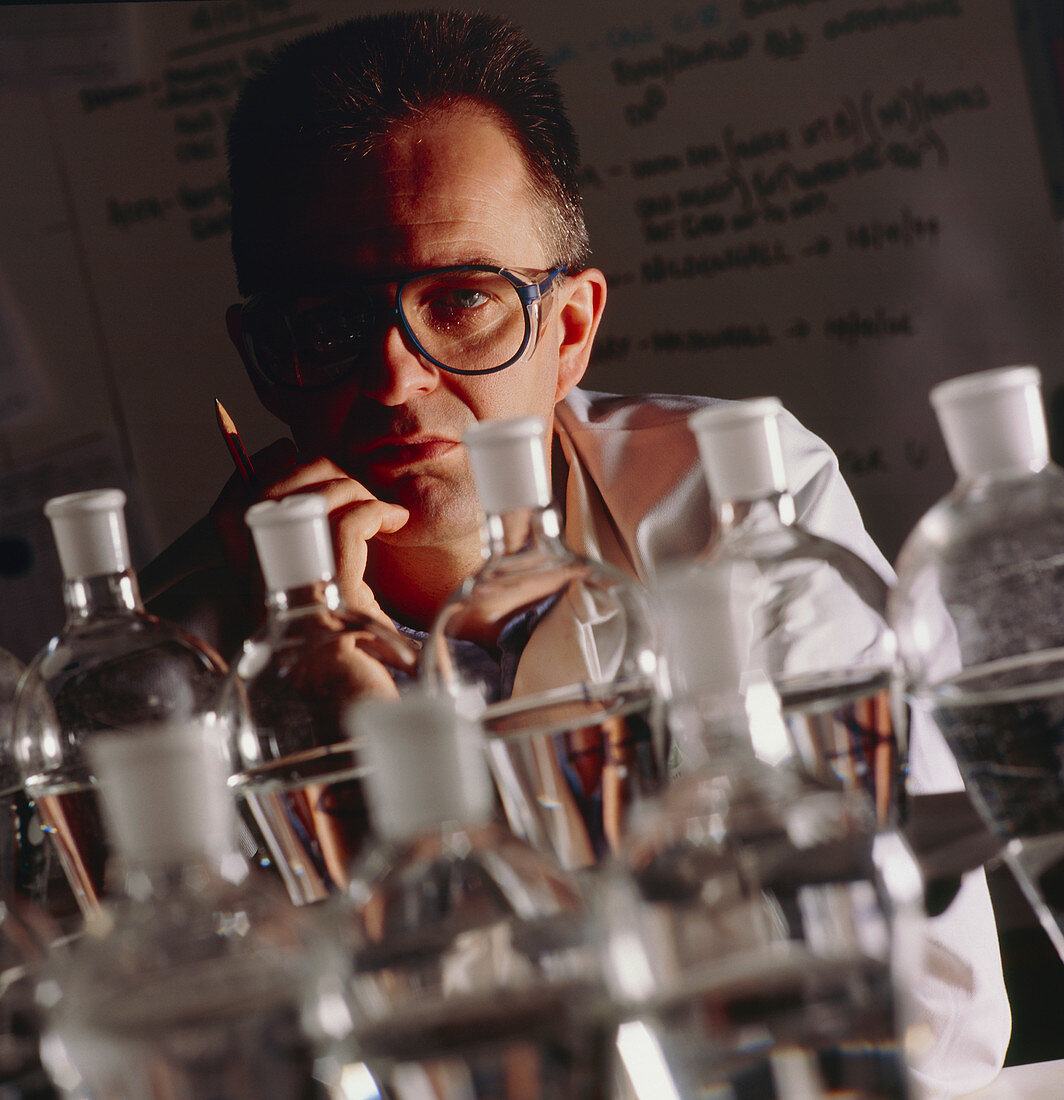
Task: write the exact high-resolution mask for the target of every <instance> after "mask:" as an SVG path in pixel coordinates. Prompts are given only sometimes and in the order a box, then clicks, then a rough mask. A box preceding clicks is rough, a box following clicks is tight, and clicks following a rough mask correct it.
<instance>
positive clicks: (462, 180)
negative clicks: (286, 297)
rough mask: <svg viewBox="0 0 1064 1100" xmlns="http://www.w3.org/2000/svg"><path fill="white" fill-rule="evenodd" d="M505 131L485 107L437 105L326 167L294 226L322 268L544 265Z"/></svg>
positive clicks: (519, 164)
mask: <svg viewBox="0 0 1064 1100" xmlns="http://www.w3.org/2000/svg"><path fill="white" fill-rule="evenodd" d="M535 207H536V204H535V202H534V200H533V197H532V190H531V186H530V182H529V177H528V171H527V167H526V165H525V160H524V157H523V156H522V153H521V150H520V147H519V146H518V144H517V142H516V141H515V140H514V139H513V137H511V136H510V134H508V133H507V132H506V131H505V130H504V129H503V127H502V126H501V125H500V124H499V123H498V122H497V121H496V120H495V119H494V118H493V117H492V116H491V115H490V114H488V113H487V112H486V111H482V110H477V109H473V108H469V107H464V108H459V109H457V110H455V111H452V112H449V113H443V112H442V111H441V112H436V113H433V114H432V115H430V116H428V117H426V118H423V119H420V120H418V121H417V122H416V123H410V124H404V125H403V126H401V127H400V128H398V129H396V130H394V131H393V132H392V133H390V134H389V135H388V137H387V138H386V139H385V140H383V141H382V142H381V143H380V144H379V145H378V146H377V147H376V148H375V149H374V151H373V152H372V153H370V154H368V155H367V156H364V157H359V158H357V159H352V160H350V161H348V162H346V163H344V164H334V165H331V166H329V167H328V168H326V170H325V172H324V174H323V177H322V183H321V186H320V188H319V189H318V191H317V193H316V194H315V195H314V196H313V197H312V198H311V201H310V203H309V205H308V208H307V210H306V213H305V215H304V217H303V219H302V221H301V224H300V227H299V228H300V232H299V233H298V234H297V241H298V242H299V243H298V244H297V245H296V248H297V251H302V253H303V255H302V256H301V257H299V260H300V261H301V262H302V263H303V264H309V265H310V266H311V267H313V268H314V269H316V273H317V274H320V275H327V274H346V275H359V276H364V277H385V276H390V275H393V274H402V273H404V272H407V271H411V270H417V269H418V268H424V267H438V266H441V265H445V264H454V263H471V262H473V263H475V262H479V263H493V264H499V265H501V266H513V267H526V268H545V267H547V266H548V257H547V255H546V250H545V249H544V247H543V236H542V231H541V224H540V223H541V220H542V219H541V218H540V217H539V216H538V215H537V211H536V209H535Z"/></svg>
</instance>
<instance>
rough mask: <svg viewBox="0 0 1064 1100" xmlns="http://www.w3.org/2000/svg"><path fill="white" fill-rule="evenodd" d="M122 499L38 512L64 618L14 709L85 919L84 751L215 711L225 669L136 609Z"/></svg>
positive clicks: (33, 783)
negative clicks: (47, 524) (47, 529)
mask: <svg viewBox="0 0 1064 1100" xmlns="http://www.w3.org/2000/svg"><path fill="white" fill-rule="evenodd" d="M125 500H126V497H125V494H124V493H123V492H122V491H121V490H120V489H99V490H90V491H88V492H82V493H73V494H70V495H68V496H62V497H55V498H53V499H51V500H49V501H48V502H47V503H46V504H45V507H44V510H45V514H46V515H47V516H48V518H49V520H50V521H51V525H52V531H53V534H54V536H55V542H56V548H57V550H58V553H59V561H60V565H61V567H62V570H63V576H64V583H63V599H64V603H65V605H66V621H65V623H64V625H63V628H62V630H61V631H60V632H59V634H58V635H57V636H56V637H55V638H53V639H52V640H51V641H50V642H48V644H47V645H46V646H45V647H44V648H43V649H42V650H41V651H40V652H39V653H38V654H37V655H36V656H35V657H34V658H33V660H32V661H31V662H30V664H29V666H28V669H27V674H26V676H25V677H23V679H22V681H21V683H20V687H19V691H18V693H17V696H16V700H15V714H14V723H13V725H14V729H13V735H12V746H13V754H14V757H15V761H16V763H17V765H18V768H19V771H20V772H21V775H22V781H23V784H24V786H25V790H26V794H27V796H28V797H29V798H30V799H32V800H33V803H34V805H35V806H36V809H37V812H38V813H39V815H40V819H41V822H42V825H43V827H44V830H45V831H46V832H47V833H48V835H49V836H50V838H51V840H52V842H53V844H54V847H55V850H56V853H57V854H58V857H59V861H60V863H61V865H62V868H63V871H64V872H65V874H66V878H67V880H68V881H69V883H70V886H71V889H72V891H73V895H74V897H75V898H76V899H77V903H78V906H79V908H80V911H81V913H83V914H90V913H92V912H94V911H95V910H96V908H97V906H98V904H99V901H100V897H101V894H102V892H103V891H104V889H105V881H104V868H105V865H106V862H107V857H108V850H107V843H106V839H105V836H104V831H103V825H102V821H101V818H100V812H99V806H98V803H97V796H96V780H95V777H94V774H93V770H92V766H91V764H90V762H89V759H88V756H87V749H88V746H89V745H91V743H92V741H93V740H94V739H95V738H96V736H97V735H99V734H101V733H105V732H109V731H114V730H122V731H126V732H128V733H130V734H131V735H136V734H137V733H138V732H139V731H140V730H141V729H142V728H143V727H144V726H146V725H149V724H151V723H154V722H159V721H165V720H173V721H194V720H199V719H201V718H203V717H204V716H207V715H210V714H212V713H213V712H214V710H215V707H216V706H217V701H218V693H219V690H220V688H221V685H222V681H223V678H224V676H225V672H226V669H225V664H224V662H223V661H222V659H221V658H220V657H219V656H218V655H217V654H216V653H215V652H214V651H213V650H212V649H210V648H209V647H208V646H207V645H205V644H204V643H203V642H201V641H199V640H198V639H197V638H194V637H193V636H192V635H190V634H188V633H187V632H185V631H183V630H181V629H180V628H179V627H177V626H175V625H173V624H170V623H168V622H166V621H165V620H162V619H159V618H158V617H157V616H155V615H152V614H149V613H148V612H147V611H145V609H144V605H143V603H142V601H141V597H140V589H139V587H138V585H137V577H136V574H135V573H134V571H133V569H132V568H131V565H130V556H129V544H128V541H127V537H126V525H125V517H124V512H123V509H124V506H125ZM57 915H59V914H57Z"/></svg>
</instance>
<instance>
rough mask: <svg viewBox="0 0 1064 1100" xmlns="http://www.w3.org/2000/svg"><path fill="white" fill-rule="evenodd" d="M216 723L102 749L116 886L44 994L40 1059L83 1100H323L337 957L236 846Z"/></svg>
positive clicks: (96, 748) (116, 739) (47, 977)
mask: <svg viewBox="0 0 1064 1100" xmlns="http://www.w3.org/2000/svg"><path fill="white" fill-rule="evenodd" d="M221 741H222V738H221V735H220V732H219V730H218V727H217V725H216V724H215V725H213V726H212V725H210V724H202V725H182V726H156V727H152V728H148V729H145V730H142V731H141V735H140V736H139V737H136V738H133V737H126V736H101V737H99V738H97V739H96V740H95V741H94V742H93V744H92V746H90V756H91V757H92V764H93V768H94V772H95V774H96V775H97V776H98V786H99V789H100V797H101V804H102V810H103V814H104V819H105V824H106V827H107V830H108V834H109V836H110V838H111V841H112V845H113V850H114V853H115V856H114V858H113V860H112V862H111V863H110V865H109V867H108V874H109V875H110V876H111V877H112V879H113V880H114V882H115V889H114V890H113V891H112V892H111V894H110V896H109V897H108V899H106V901H105V902H104V904H103V906H102V908H101V912H100V913H99V914H97V916H96V917H94V918H92V919H90V920H88V921H87V922H86V927H85V931H84V933H83V935H82V936H81V937H80V938H79V939H78V940H77V942H75V943H74V944H72V945H71V948H70V950H69V952H68V953H67V954H66V956H65V957H62V958H56V959H53V960H52V962H51V963H50V965H49V967H48V969H47V971H46V972H45V974H44V975H43V976H42V978H41V980H40V982H39V984H38V989H37V999H38V1003H39V1004H40V1005H41V1006H42V1010H43V1013H44V1034H43V1038H42V1044H41V1053H42V1059H43V1061H44V1065H45V1067H46V1069H47V1070H48V1073H49V1074H50V1076H51V1077H52V1079H53V1081H54V1082H55V1084H56V1086H57V1087H58V1088H59V1090H60V1092H61V1094H62V1095H63V1096H64V1097H68V1098H77V1100H90V1098H91V1100H205V1098H207V1097H210V1098H212V1100H215V1098H216V1100H319V1098H323V1097H325V1096H327V1095H328V1093H327V1092H326V1091H325V1090H324V1086H322V1085H321V1084H320V1083H319V1082H318V1081H317V1080H316V1078H315V1061H316V1052H315V1047H314V1045H313V1042H312V1040H311V1039H310V1037H309V1034H308V1031H307V1029H306V1028H305V1027H304V1021H305V1019H306V1018H307V1014H308V1013H309V1012H311V1011H312V1010H313V1008H314V1002H313V997H314V995H315V992H314V991H315V989H316V986H315V984H314V980H313V967H314V966H315V965H321V964H323V963H324V961H325V960H326V959H328V960H329V964H330V967H331V968H335V967H336V966H337V965H339V963H340V960H341V956H340V954H339V953H335V954H334V953H332V949H331V948H330V947H328V946H327V945H326V944H325V940H324V937H322V938H321V939H320V941H319V939H318V936H317V932H316V929H315V928H314V927H313V926H312V925H310V923H309V922H308V920H307V917H308V915H309V914H307V913H305V912H303V911H301V910H299V909H297V908H295V907H294V906H293V905H292V904H291V902H290V901H289V900H288V898H287V896H286V895H285V893H284V891H283V890H282V888H281V886H280V884H279V883H277V881H276V879H275V878H274V877H273V876H272V875H269V874H267V873H266V872H264V871H262V870H258V869H253V868H252V867H250V866H249V865H248V863H247V862H246V861H245V860H244V858H243V857H242V856H241V855H240V853H239V851H238V849H237V847H236V842H235V837H236V822H237V815H236V809H235V801H234V799H233V797H232V794H231V792H230V791H229V789H228V786H227V782H226V781H227V776H228V766H227V763H226V761H225V759H224V755H223V747H222V744H221Z"/></svg>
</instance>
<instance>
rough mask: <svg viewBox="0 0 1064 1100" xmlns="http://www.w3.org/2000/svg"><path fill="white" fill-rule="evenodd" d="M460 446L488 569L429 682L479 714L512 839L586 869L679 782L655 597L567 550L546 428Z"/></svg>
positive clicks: (444, 617) (426, 657)
mask: <svg viewBox="0 0 1064 1100" xmlns="http://www.w3.org/2000/svg"><path fill="white" fill-rule="evenodd" d="M462 441H463V443H464V444H465V446H466V448H467V450H468V452H469V460H470V463H471V465H472V469H473V474H474V477H475V479H476V484H477V489H478V492H479V495H480V504H481V509H482V512H483V528H482V539H483V542H482V553H483V558H484V560H483V563H482V565H481V567H480V569H479V570H478V571H477V573H476V574H475V575H474V576H472V577H471V578H470V579H469V580H467V581H466V582H465V583H464V584H463V585H462V586H461V587H460V588H459V589H458V591H457V592H455V594H454V595H453V596H452V597H451V599H450V600H449V601H448V602H447V604H446V605H445V606H444V607H443V609H442V610H441V612H440V614H439V615H438V617H437V619H436V622H435V623H434V625H433V627H432V630H431V631H430V634H429V637H428V640H427V641H426V643H425V647H424V649H423V651H422V658H421V666H420V667H421V670H422V675H423V678H424V680H425V681H426V683H427V684H428V685H429V686H430V687H431V688H433V689H435V690H436V691H440V692H443V693H447V694H450V695H451V696H452V697H454V698H456V699H460V700H462V701H463V702H462V705H463V706H474V709H475V710H476V711H477V717H478V718H479V720H480V722H481V723H482V725H483V728H484V730H485V733H486V736H487V744H488V753H489V761H490V764H491V768H492V772H493V774H494V777H495V782H496V785H497V787H498V790H499V793H500V796H501V799H502V803H503V806H504V807H505V810H506V814H507V817H508V819H509V821H510V825H511V827H512V828H513V829H514V831H515V832H516V833H517V834H518V835H519V836H522V837H525V838H527V839H528V840H529V841H530V842H531V843H532V844H534V845H535V846H537V847H539V848H540V849H541V850H543V851H544V852H547V853H549V854H551V855H552V856H553V857H554V858H556V859H557V860H558V861H559V862H560V863H561V865H562V866H563V867H566V868H569V869H576V868H582V867H588V866H591V865H593V864H594V863H595V862H596V861H597V860H598V859H600V858H601V857H602V856H603V855H604V854H605V853H606V852H608V851H609V850H610V849H611V848H612V847H615V846H616V844H617V843H618V841H619V838H620V835H621V833H622V832H623V828H624V821H625V818H626V815H627V813H628V810H629V807H630V806H631V804H632V803H633V802H634V801H636V800H638V799H639V798H641V797H643V796H645V795H646V794H649V793H650V792H652V791H654V790H656V789H658V787H660V785H661V784H662V783H663V782H664V780H665V778H666V767H667V752H668V746H667V742H666V737H665V734H664V729H663V725H662V723H661V721H660V714H659V710H658V708H659V703H660V692H659V687H660V676H659V670H658V660H657V650H656V642H655V638H654V630H653V626H652V622H651V618H650V614H649V611H648V608H647V604H646V600H645V595H644V593H643V592H642V590H641V589H640V588H639V587H638V586H637V585H636V584H635V583H634V582H632V581H629V580H628V579H627V578H625V577H624V576H623V575H621V574H620V573H618V572H617V571H615V570H613V569H612V568H610V567H607V566H605V565H603V564H601V563H598V562H594V561H590V560H588V559H585V558H583V557H580V556H578V555H576V554H574V553H573V552H572V551H571V550H569V549H568V547H567V546H566V545H565V543H564V542H563V540H562V538H561V523H560V518H559V515H558V511H557V509H556V508H555V506H554V503H553V499H552V495H551V485H550V476H549V473H548V465H547V450H546V448H547V446H548V440H547V439H546V429H545V425H544V422H543V421H542V420H541V419H540V418H538V417H518V418H515V419H510V420H489V421H482V422H480V423H478V424H475V425H474V426H473V427H471V428H469V429H468V430H467V431H466V433H465V435H464V436H463V440H462Z"/></svg>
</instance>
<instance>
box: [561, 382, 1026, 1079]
mask: <svg viewBox="0 0 1064 1100" xmlns="http://www.w3.org/2000/svg"><path fill="white" fill-rule="evenodd" d="M711 403H713V399H710V398H702V397H677V396H671V395H666V396H662V395H658V396H646V395H643V396H639V397H623V396H615V395H611V394H599V393H592V392H589V391H586V390H580V389H576V390H574V391H573V392H572V393H571V394H570V395H569V397H567V398H566V400H565V401H563V402H562V403H561V404H560V405H559V406H558V407H557V409H556V411H555V433H556V436H557V442H558V444H559V446H560V449H561V454H562V455H563V456H564V459H565V462H566V464H567V467H568V469H567V471H566V475H565V476H566V481H565V500H564V511H565V537H566V541H567V542H568V543H569V545H570V546H571V547H572V548H573V549H574V550H577V551H578V552H580V553H583V554H585V555H587V556H589V557H593V558H596V559H598V560H602V561H606V562H608V563H610V564H611V565H613V566H615V567H617V568H619V569H621V570H623V571H625V572H627V573H628V574H630V575H632V576H634V577H636V578H637V579H638V580H640V581H642V582H643V583H647V582H649V581H650V580H651V579H652V577H653V574H654V571H655V568H656V566H657V565H659V564H661V563H663V562H665V561H666V560H668V559H669V558H673V557H677V556H681V555H686V554H690V553H693V552H695V551H697V550H699V549H701V548H702V547H703V546H705V544H706V542H707V541H708V539H709V537H710V535H711V534H712V528H713V511H712V508H711V507H710V500H709V492H708V489H707V486H706V481H705V477H704V474H703V472H702V466H701V463H700V460H699V456H698V449H697V445H696V443H695V439H694V436H693V434H692V433H691V432H690V430H689V428H688V427H687V419H688V417H689V416H690V414H691V413H692V412H694V411H695V410H696V409H699V408H702V407H704V406H705V405H707V404H711ZM780 429H781V434H782V437H783V446H784V459H785V463H786V468H787V476H788V481H789V483H790V486H791V491H792V494H793V496H794V499H795V504H796V507H797V514H798V519H799V521H800V522H801V523H802V525H803V526H805V527H806V528H807V529H808V530H810V531H812V532H813V533H815V534H818V535H821V536H823V537H825V538H829V539H833V540H834V541H835V542H838V543H842V544H843V545H845V546H847V547H848V548H849V549H851V550H853V551H854V552H855V553H857V554H859V555H860V556H861V557H863V558H864V559H865V560H866V561H867V562H869V563H870V564H871V565H872V566H873V567H874V568H875V569H876V570H877V571H878V572H880V573H881V574H882V575H883V576H884V577H885V578H887V579H888V580H890V579H892V577H893V573H892V570H891V568H890V565H889V564H888V562H887V561H886V559H885V558H884V557H883V555H882V554H881V553H880V551H879V550H878V548H877V547H876V546H875V544H874V543H873V542H872V539H871V538H870V537H869V535H868V533H867V532H866V531H865V529H864V525H863V523H862V522H861V517H860V515H859V513H858V510H857V505H856V503H855V501H854V499H853V496H852V495H851V493H850V491H849V489H848V488H847V486H846V483H845V481H844V480H843V478H842V475H841V474H840V472H839V467H838V462H837V460H836V458H835V456H834V454H833V453H832V452H831V450H830V448H828V447H827V445H826V444H825V443H824V442H823V441H822V440H820V439H818V438H817V437H816V436H815V435H813V433H812V432H810V431H808V430H807V429H806V428H804V427H802V425H801V424H799V423H798V421H797V420H796V419H795V418H794V417H793V416H791V415H790V414H788V413H785V414H784V415H783V416H782V417H781V418H780ZM909 749H910V759H909V768H910V779H909V789H910V791H911V792H912V793H914V794H924V793H931V792H937V791H948V790H959V789H960V788H961V787H962V786H963V783H962V780H961V777H960V773H959V771H958V770H957V766H956V764H955V762H954V760H953V757H952V755H951V754H950V752H949V750H948V748H947V747H946V745H945V742H944V741H943V739H942V736H941V734H940V733H939V731H938V730H937V728H936V727H935V726H934V725H933V724H932V723H931V722H930V721H929V720H927V718H926V716H921V715H914V719H913V725H912V729H911V731H910V746H909ZM926 930H927V931H926V949H925V956H924V965H923V968H922V974H921V977H920V979H919V981H918V983H917V984H916V988H915V989H913V990H912V991H911V992H912V996H913V998H914V1001H915V1008H916V1012H917V1014H918V1016H919V1017H921V1018H922V1019H923V1020H924V1021H926V1023H927V1024H928V1028H927V1029H926V1031H927V1033H928V1034H929V1035H930V1036H931V1037H932V1038H931V1039H930V1041H929V1042H928V1043H927V1045H926V1046H925V1048H924V1049H923V1050H922V1051H921V1052H919V1053H917V1054H916V1055H915V1056H914V1058H913V1065H914V1074H915V1077H916V1080H917V1081H918V1082H919V1085H920V1086H921V1087H922V1088H923V1090H924V1093H925V1096H926V1097H927V1100H949V1098H953V1097H960V1096H963V1095H965V1094H966V1093H969V1092H972V1091H974V1090H976V1089H978V1088H981V1087H982V1086H983V1085H985V1084H987V1083H988V1082H989V1081H990V1080H991V1079H992V1078H993V1077H994V1076H995V1075H996V1074H997V1072H998V1070H999V1069H1000V1067H1001V1064H1002V1061H1003V1060H1004V1057H1005V1051H1006V1049H1007V1047H1008V1042H1009V1036H1010V1033H1011V1023H1012V1021H1011V1014H1010V1011H1009V1004H1008V997H1007V995H1006V992H1005V984H1004V980H1003V977H1002V972H1001V955H1000V951H999V948H998V941H997V930H996V926H995V923H994V914H993V910H992V908H991V904H990V896H989V893H988V891H987V886H986V879H985V876H984V874H983V872H982V871H981V870H980V871H975V872H972V873H969V874H968V875H966V876H965V879H964V882H963V885H962V887H961V890H960V893H959V894H958V895H957V897H956V898H955V899H954V901H953V903H952V904H951V905H950V907H949V908H948V909H947V910H946V912H945V913H943V914H942V915H941V916H939V917H936V918H934V919H932V920H929V921H928V922H927V924H926Z"/></svg>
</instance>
